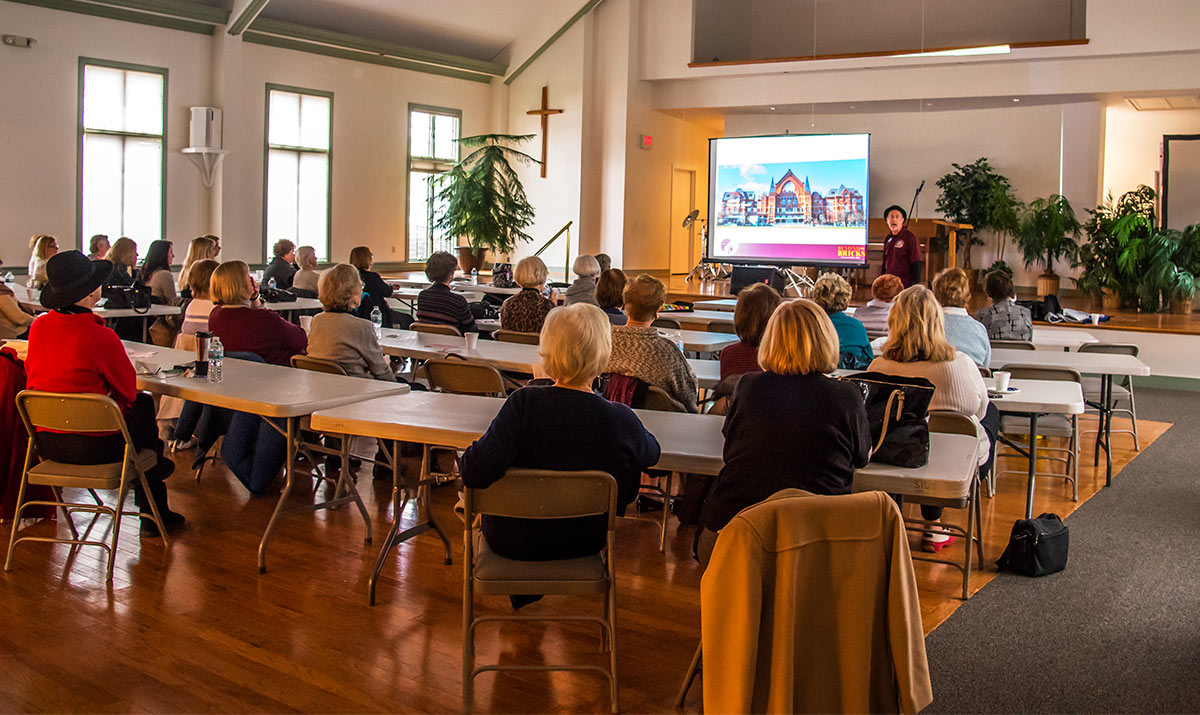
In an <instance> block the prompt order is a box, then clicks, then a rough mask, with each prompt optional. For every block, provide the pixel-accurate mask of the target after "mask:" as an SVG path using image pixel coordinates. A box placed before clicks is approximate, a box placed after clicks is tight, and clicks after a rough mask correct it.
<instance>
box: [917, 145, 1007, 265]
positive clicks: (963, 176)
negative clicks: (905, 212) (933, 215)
mask: <svg viewBox="0 0 1200 715" xmlns="http://www.w3.org/2000/svg"><path fill="white" fill-rule="evenodd" d="M951 166H953V167H954V171H952V172H950V173H949V174H946V175H945V176H943V177H942V178H940V179H938V182H937V185H938V188H940V189H941V190H942V194H941V196H939V197H938V201H937V207H938V211H941V212H942V215H943V216H945V217H946V218H947V219H949V220H951V221H954V222H956V223H967V224H971V225H972V226H974V228H973V229H971V230H968V231H962V232H960V237H959V241H960V244H962V248H963V268H964V269H966V270H967V272H968V273H969V274H971V276H972V285H974V278H976V275H975V274H977V273H978V271H977V270H976V269H974V268H973V267H972V262H971V258H972V250H971V249H972V248H974V247H975V246H982V245H983V240H982V239H981V238H980V237H979V232H980V231H981V230H990V231H993V232H995V233H996V236H997V243H998V247H999V252H998V254H997V256H998V258H999V259H1000V260H1003V259H1004V237H1005V235H1006V234H1009V233H1011V232H1012V230H1013V229H1014V228H1016V224H1017V214H1018V211H1019V209H1020V206H1021V202H1020V201H1018V200H1017V198H1016V197H1015V196H1013V193H1012V186H1011V185H1010V184H1009V181H1008V179H1007V178H1005V177H1004V176H1003V175H1001V174H999V173H997V172H996V171H995V170H994V169H993V168H992V166H991V164H989V163H988V160H987V157H980V158H979V159H976V160H975V161H974V162H973V163H971V164H966V165H960V164H951ZM934 248H935V249H936V248H939V247H938V246H934ZM943 248H944V247H943Z"/></svg>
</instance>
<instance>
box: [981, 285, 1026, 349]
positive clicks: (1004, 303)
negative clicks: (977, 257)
mask: <svg viewBox="0 0 1200 715" xmlns="http://www.w3.org/2000/svg"><path fill="white" fill-rule="evenodd" d="M984 290H986V291H987V294H988V297H989V298H991V299H992V304H991V305H989V306H988V307H986V308H980V309H979V310H978V311H977V312H976V313H975V319H976V320H978V321H979V322H980V323H982V324H983V327H984V328H985V329H987V335H988V339H989V340H1033V316H1032V315H1031V314H1030V313H1029V309H1028V308H1026V307H1025V306H1023V305H1017V302H1016V300H1015V299H1014V298H1015V296H1016V291H1014V290H1013V282H1012V276H1010V275H1008V274H1007V273H1005V272H1004V271H992V272H991V273H988V274H987V279H986V280H985V281H984Z"/></svg>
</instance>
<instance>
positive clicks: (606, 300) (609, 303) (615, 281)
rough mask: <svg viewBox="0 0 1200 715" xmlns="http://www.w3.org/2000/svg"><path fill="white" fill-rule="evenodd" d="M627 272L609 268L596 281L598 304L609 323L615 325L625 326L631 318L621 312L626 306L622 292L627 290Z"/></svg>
mask: <svg viewBox="0 0 1200 715" xmlns="http://www.w3.org/2000/svg"><path fill="white" fill-rule="evenodd" d="M626 282H628V281H627V279H626V278H625V271H623V270H621V269H620V268H609V269H607V270H605V271H604V272H602V273H601V274H600V278H598V279H597V280H596V303H597V304H599V306H600V310H603V311H604V314H605V315H607V316H608V322H610V323H612V324H613V325H624V324H625V322H626V321H627V320H629V318H627V317H626V316H625V314H624V313H622V312H621V306H623V305H625V299H624V298H623V297H622V295H621V294H622V292H623V291H624V290H625V283H626Z"/></svg>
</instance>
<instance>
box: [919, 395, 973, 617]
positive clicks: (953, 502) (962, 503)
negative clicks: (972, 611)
mask: <svg viewBox="0 0 1200 715" xmlns="http://www.w3.org/2000/svg"><path fill="white" fill-rule="evenodd" d="M979 429H980V427H979V425H978V423H976V422H975V420H973V419H971V418H970V417H969V416H968V415H964V414H962V413H961V412H954V411H951V410H930V411H929V431H930V432H939V433H942V434H963V435H969V436H971V437H975V438H976V439H978V438H979ZM992 469H993V471H994V470H995V464H994V463H993V465H992ZM904 499H905V500H906V501H911V502H913V503H916V504H929V505H931V506H941V507H951V508H953V509H966V510H967V525H966V527H961V526H958V525H957V524H947V523H945V522H942V523H941V530H942V532H943V533H945V532H952V533H955V534H956V535H957V536H961V537H962V538H964V539H966V549H964V558H963V563H962V565H959V564H957V563H955V562H953V561H948V560H944V559H938V558H933V557H929V556H925V555H924V554H917V553H914V554H913V558H914V559H917V560H919V561H934V562H938V563H946V564H950V565H951V566H954V567H956V568H958V569H959V570H961V571H962V574H963V581H962V597H963V600H966V599H968V598H970V596H971V592H970V588H971V547H972V546H974V547H975V549H976V552H977V553H978V555H979V563H980V564H982V563H983V511H982V509H981V508H980V503H979V472H978V470H976V472H975V476H974V477H973V478H972V480H971V489H970V491H969V492H968V493H967V496H966V497H965V498H963V499H928V498H916V497H911V496H905V497H904ZM905 524H906V525H907V526H908V527H909V530H910V531H920V532H921V533H923V534H924V533H934V532H933V531H932V530H930V529H929V528H927V526H928V525H927V523H926V522H925V521H923V520H919V521H909V520H907V519H906V520H905ZM913 524H916V525H919V526H918V527H917V528H914V527H913V526H912V525H913Z"/></svg>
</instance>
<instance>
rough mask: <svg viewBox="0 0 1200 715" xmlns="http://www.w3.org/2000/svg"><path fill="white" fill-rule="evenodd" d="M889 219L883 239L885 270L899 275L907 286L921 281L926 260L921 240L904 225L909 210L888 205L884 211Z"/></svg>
mask: <svg viewBox="0 0 1200 715" xmlns="http://www.w3.org/2000/svg"><path fill="white" fill-rule="evenodd" d="M883 220H884V221H887V226H888V231H889V232H890V233H888V236H887V238H885V239H883V272H884V273H891V274H892V275H894V276H899V278H900V280H901V281H903V283H904V287H905V288H907V287H909V286H910V285H913V284H914V283H920V282H921V271H922V270H923V269H924V267H925V262H924V260H923V258H922V256H921V242H920V241H919V240H917V237H916V236H915V235H913V232H912V231H909V230H908V229H907V228H905V227H904V224H905V222H907V221H908V212H907V211H905V210H904V209H903V208H901V207H900V206H896V205H892V206H888V207H887V208H886V209H884V211H883Z"/></svg>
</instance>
